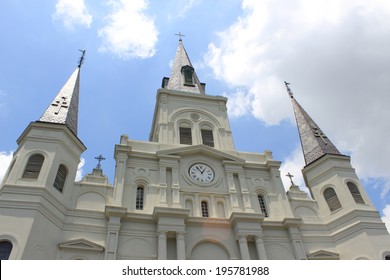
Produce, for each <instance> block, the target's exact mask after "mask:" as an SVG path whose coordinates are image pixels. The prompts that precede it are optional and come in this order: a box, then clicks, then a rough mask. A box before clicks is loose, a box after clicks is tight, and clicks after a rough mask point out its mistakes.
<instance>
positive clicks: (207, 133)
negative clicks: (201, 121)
mask: <svg viewBox="0 0 390 280" xmlns="http://www.w3.org/2000/svg"><path fill="white" fill-rule="evenodd" d="M200 133H201V135H202V143H203V144H204V145H207V146H210V147H214V136H213V130H212V129H211V127H210V126H208V125H203V126H202V127H201V130H200Z"/></svg>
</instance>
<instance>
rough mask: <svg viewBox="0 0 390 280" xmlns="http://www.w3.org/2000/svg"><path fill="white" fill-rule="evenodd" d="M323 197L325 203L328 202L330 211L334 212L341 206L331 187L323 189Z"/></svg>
mask: <svg viewBox="0 0 390 280" xmlns="http://www.w3.org/2000/svg"><path fill="white" fill-rule="evenodd" d="M324 198H325V200H326V203H328V206H329V210H330V212H334V211H336V210H337V209H340V208H341V204H340V201H339V198H338V197H337V194H336V192H335V191H334V189H333V188H327V189H326V190H325V191H324Z"/></svg>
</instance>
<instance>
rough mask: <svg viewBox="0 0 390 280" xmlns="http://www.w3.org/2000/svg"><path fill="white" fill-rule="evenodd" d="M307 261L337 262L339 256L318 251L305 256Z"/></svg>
mask: <svg viewBox="0 0 390 280" xmlns="http://www.w3.org/2000/svg"><path fill="white" fill-rule="evenodd" d="M307 259H309V260H339V259H340V254H338V253H335V252H331V251H326V250H318V251H315V252H313V253H310V254H308V255H307Z"/></svg>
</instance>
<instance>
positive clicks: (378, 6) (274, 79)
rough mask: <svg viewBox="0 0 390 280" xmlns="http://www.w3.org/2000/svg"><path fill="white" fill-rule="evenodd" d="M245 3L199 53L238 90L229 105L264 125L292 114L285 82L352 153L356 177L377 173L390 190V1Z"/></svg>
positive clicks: (217, 74)
mask: <svg viewBox="0 0 390 280" xmlns="http://www.w3.org/2000/svg"><path fill="white" fill-rule="evenodd" d="M242 9H243V12H242V15H241V16H240V17H238V18H237V19H236V21H235V22H234V23H233V24H232V25H231V26H229V27H228V28H226V29H225V30H223V31H221V32H220V33H218V37H217V38H218V40H216V41H214V42H212V43H210V44H209V50H208V53H207V55H206V56H205V58H204V63H206V64H208V66H209V67H210V68H211V69H212V70H213V73H214V75H215V77H216V78H218V79H220V80H223V81H224V82H226V83H228V84H229V86H230V87H232V88H239V89H240V94H238V95H237V94H236V95H232V94H227V95H228V96H229V95H232V96H233V97H234V98H235V100H234V103H233V104H230V106H231V108H230V111H233V112H239V114H237V115H238V116H239V115H240V114H242V113H243V112H248V114H249V113H250V114H251V115H253V116H254V117H256V118H258V119H260V120H262V121H263V122H265V124H267V125H275V124H278V123H279V122H280V121H281V120H283V119H286V118H288V119H292V116H293V114H292V106H291V103H290V101H289V98H288V95H287V92H286V89H285V87H284V84H283V81H284V80H287V81H288V82H290V83H291V88H292V90H293V91H294V94H295V97H296V99H297V100H298V101H299V102H300V103H301V105H302V106H303V107H304V108H305V109H306V111H307V112H308V113H309V114H310V115H311V116H312V117H313V118H314V119H315V120H316V122H317V123H318V124H319V126H320V127H321V129H322V130H323V131H324V132H325V133H326V134H327V136H328V137H329V138H330V139H331V140H332V141H333V142H334V143H335V144H336V146H337V147H338V148H339V149H340V150H341V151H342V152H343V153H348V154H350V155H351V156H352V164H353V166H354V167H355V168H356V170H357V173H358V175H359V176H360V177H361V178H373V177H374V178H381V182H384V184H382V185H381V193H382V197H384V196H385V195H386V194H388V193H389V191H390V183H386V182H390V180H387V179H386V178H390V170H389V168H388V158H389V157H390V145H388V140H387V139H389V138H390V122H389V120H390V110H388V104H390V95H389V94H388V89H389V88H390V68H389V67H388V65H389V64H390V53H389V51H388V50H389V49H390V37H389V36H388V34H389V33H390V3H389V2H388V1H382V0H380V1H369V0H358V1H355V0H346V1H338V0H326V1H325V0H315V1H314V0H295V1H287V2H286V1H282V0H275V1H255V0H245V1H243V4H242ZM233 91H234V90H233ZM231 103H232V102H231ZM235 104H237V108H235V107H236V106H235ZM243 104H244V105H245V106H244V107H243ZM242 108H247V110H243V109H242ZM302 166H303V165H301V167H302ZM290 172H291V171H290Z"/></svg>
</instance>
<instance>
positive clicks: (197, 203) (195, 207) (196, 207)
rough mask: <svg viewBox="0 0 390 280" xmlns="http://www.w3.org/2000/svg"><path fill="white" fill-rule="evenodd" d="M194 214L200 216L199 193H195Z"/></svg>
mask: <svg viewBox="0 0 390 280" xmlns="http://www.w3.org/2000/svg"><path fill="white" fill-rule="evenodd" d="M194 216H195V217H202V213H201V211H200V201H199V194H195V205H194Z"/></svg>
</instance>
